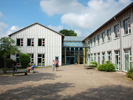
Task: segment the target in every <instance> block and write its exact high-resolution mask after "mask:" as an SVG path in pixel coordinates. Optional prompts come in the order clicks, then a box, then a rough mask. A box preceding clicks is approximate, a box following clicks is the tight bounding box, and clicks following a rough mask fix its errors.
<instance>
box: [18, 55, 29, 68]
mask: <svg viewBox="0 0 133 100" xmlns="http://www.w3.org/2000/svg"><path fill="white" fill-rule="evenodd" d="M19 62H20V63H21V66H22V67H23V68H26V67H27V66H28V64H29V63H30V55H29V54H23V53H22V54H20V55H19Z"/></svg>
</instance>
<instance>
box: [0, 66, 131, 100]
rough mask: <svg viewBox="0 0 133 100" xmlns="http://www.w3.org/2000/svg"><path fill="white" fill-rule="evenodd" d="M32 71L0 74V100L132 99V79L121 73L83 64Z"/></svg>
mask: <svg viewBox="0 0 133 100" xmlns="http://www.w3.org/2000/svg"><path fill="white" fill-rule="evenodd" d="M35 71H36V73H30V74H28V75H27V76H26V75H23V74H15V76H12V75H11V74H0V100H133V82H132V81H129V80H126V79H125V73H122V72H100V71H98V70H97V69H85V68H84V67H83V65H77V66H75V65H70V66H61V67H59V71H58V72H56V71H54V72H53V71H51V68H37V69H35Z"/></svg>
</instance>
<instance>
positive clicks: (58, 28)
mask: <svg viewBox="0 0 133 100" xmlns="http://www.w3.org/2000/svg"><path fill="white" fill-rule="evenodd" d="M48 27H49V28H51V29H53V30H55V31H57V32H59V31H60V30H62V29H63V26H61V25H59V26H52V25H49V26H48Z"/></svg>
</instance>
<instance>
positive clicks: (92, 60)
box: [91, 54, 93, 62]
mask: <svg viewBox="0 0 133 100" xmlns="http://www.w3.org/2000/svg"><path fill="white" fill-rule="evenodd" d="M92 61H93V54H91V62H92Z"/></svg>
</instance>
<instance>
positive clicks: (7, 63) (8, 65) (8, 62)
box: [6, 58, 13, 68]
mask: <svg viewBox="0 0 133 100" xmlns="http://www.w3.org/2000/svg"><path fill="white" fill-rule="evenodd" d="M12 62H13V60H12V59H10V58H8V59H6V67H7V68H11V67H12Z"/></svg>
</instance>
